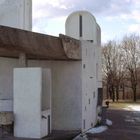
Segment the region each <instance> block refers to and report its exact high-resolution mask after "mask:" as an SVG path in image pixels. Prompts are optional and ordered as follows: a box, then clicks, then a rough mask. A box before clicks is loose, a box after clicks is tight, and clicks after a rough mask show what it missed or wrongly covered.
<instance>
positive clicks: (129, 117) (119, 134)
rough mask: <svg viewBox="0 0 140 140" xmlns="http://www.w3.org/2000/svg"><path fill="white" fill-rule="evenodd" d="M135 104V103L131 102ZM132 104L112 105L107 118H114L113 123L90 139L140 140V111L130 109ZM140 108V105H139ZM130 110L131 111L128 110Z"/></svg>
mask: <svg viewBox="0 0 140 140" xmlns="http://www.w3.org/2000/svg"><path fill="white" fill-rule="evenodd" d="M131 105H132V106H133V104H131ZM131 105H128V107H127V105H126V106H125V108H124V109H126V110H123V109H122V108H120V107H117V105H115V107H114V106H113V107H111V109H109V110H108V111H107V118H109V119H110V120H112V122H113V125H112V126H110V127H109V129H108V130H107V131H105V132H103V133H100V134H94V135H92V136H91V137H90V138H89V139H90V140H140V111H134V110H133V109H130V106H131ZM139 109H140V105H139ZM128 110H129V111H128Z"/></svg>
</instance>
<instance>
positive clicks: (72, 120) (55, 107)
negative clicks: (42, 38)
mask: <svg viewBox="0 0 140 140" xmlns="http://www.w3.org/2000/svg"><path fill="white" fill-rule="evenodd" d="M28 65H29V66H32V67H33V66H34V67H36V66H38V65H39V66H42V67H44V68H45V67H49V68H51V71H52V129H53V130H81V127H82V124H81V121H82V94H81V93H82V77H81V74H82V69H81V67H82V63H81V61H69V62H68V61H30V62H29V63H28Z"/></svg>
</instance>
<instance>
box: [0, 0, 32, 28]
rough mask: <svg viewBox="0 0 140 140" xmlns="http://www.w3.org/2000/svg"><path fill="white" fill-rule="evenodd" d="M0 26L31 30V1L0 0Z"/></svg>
mask: <svg viewBox="0 0 140 140" xmlns="http://www.w3.org/2000/svg"><path fill="white" fill-rule="evenodd" d="M0 19H1V20H0V25H4V26H10V27H15V28H20V29H25V30H31V29H32V0H2V1H1V2H0Z"/></svg>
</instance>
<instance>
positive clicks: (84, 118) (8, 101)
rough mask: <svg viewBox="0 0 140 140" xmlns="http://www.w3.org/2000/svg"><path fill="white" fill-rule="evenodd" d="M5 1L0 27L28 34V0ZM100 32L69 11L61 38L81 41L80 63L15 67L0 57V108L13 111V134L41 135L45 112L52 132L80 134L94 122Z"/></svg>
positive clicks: (32, 62) (42, 62) (37, 62)
mask: <svg viewBox="0 0 140 140" xmlns="http://www.w3.org/2000/svg"><path fill="white" fill-rule="evenodd" d="M11 1H12V0H11ZM11 1H10V0H5V1H3V2H1V3H0V6H1V7H3V8H2V9H1V11H0V18H1V19H2V20H1V21H0V24H1V25H7V26H11V27H16V28H21V29H27V30H30V29H31V26H30V25H31V22H30V20H31V16H30V10H31V9H30V6H31V0H20V2H19V1H18V0H15V1H14V2H13V3H11ZM16 1H18V2H19V3H16ZM28 2H29V3H28ZM9 3H11V6H9V7H11V9H10V8H9V7H8V4H9ZM6 7H7V8H8V9H9V10H11V16H10V17H12V18H14V19H15V20H12V21H11V18H10V17H9V15H8V14H6V10H4V9H5V8H6ZM20 8H21V9H20ZM26 8H27V11H26V10H25V9H26ZM28 8H29V9H28ZM2 10H3V11H2ZM16 10H17V11H18V12H17V11H16ZM26 12H27V14H25V13H26ZM17 13H19V15H20V16H19V15H18V14H17ZM5 15H6V16H5ZM100 32H101V31H100V27H99V25H98V24H97V23H96V20H95V18H94V17H93V16H92V15H91V14H90V13H88V12H85V11H80V12H75V13H73V14H71V15H70V16H69V17H68V18H67V21H66V35H68V36H70V37H73V38H76V39H80V40H81V48H82V60H80V61H47V60H27V63H28V64H27V65H28V67H29V68H19V67H20V64H19V60H18V59H13V58H2V57H0V66H1V67H0V105H1V104H2V110H4V111H6V110H9V111H14V113H15V127H14V129H15V130H14V134H15V136H17V137H28V138H41V137H43V136H45V135H46V134H48V130H47V128H45V127H46V126H48V124H47V122H43V121H44V120H42V118H41V116H42V115H45V116H47V115H48V114H51V115H52V117H51V120H52V125H51V126H50V129H52V130H80V131H86V130H88V129H89V128H91V127H92V126H94V125H95V124H96V118H97V111H96V110H97V97H98V88H101V87H102V84H101V78H102V77H101V56H100V55H101V46H100V45H101V44H100V43H101V39H100V38H101V37H100V36H101V34H100ZM31 67H32V68H31ZM33 67H40V68H33ZM14 68H18V69H15V71H14V77H13V70H14ZM44 68H45V69H46V68H48V69H50V71H51V74H49V72H47V75H46V76H43V75H44V74H43V73H44V72H43V69H44ZM48 77H49V78H48ZM46 79H49V81H51V82H49V81H47V80H46ZM42 81H44V82H42ZM50 83H52V86H51V84H50ZM13 85H14V88H13ZM46 85H47V86H46ZM51 87H52V88H51ZM47 90H49V92H51V91H52V96H51V94H46V92H44V91H47ZM47 92H48V91H47ZM42 97H43V98H42ZM12 101H14V102H12ZM3 102H4V103H3ZM28 106H29V107H28ZM46 110H47V112H46ZM48 110H49V111H48ZM34 122H35V123H34ZM45 123H46V125H44V124H45ZM27 124H28V125H27ZM41 126H42V127H41ZM42 130H46V131H47V133H46V131H42Z"/></svg>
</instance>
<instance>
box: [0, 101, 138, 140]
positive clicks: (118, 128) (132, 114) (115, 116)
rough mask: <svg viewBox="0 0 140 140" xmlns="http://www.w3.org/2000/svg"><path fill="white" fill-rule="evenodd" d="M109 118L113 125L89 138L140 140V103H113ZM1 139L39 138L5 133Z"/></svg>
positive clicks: (61, 136)
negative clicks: (17, 136) (15, 136)
mask: <svg viewBox="0 0 140 140" xmlns="http://www.w3.org/2000/svg"><path fill="white" fill-rule="evenodd" d="M107 118H108V119H110V120H112V122H113V125H112V126H110V127H109V128H108V129H107V130H106V131H104V132H103V133H99V134H92V135H90V136H89V138H88V139H89V140H140V103H131V102H130V103H129V102H127V103H123V102H119V103H111V104H110V106H109V109H108V110H107ZM74 135H75V134H74V133H73V134H72V133H66V134H65V133H58V134H57V135H53V137H50V138H44V139H43V140H72V139H73V137H74ZM0 140H39V139H24V138H21V139H19V138H14V137H12V136H7V135H4V136H3V138H2V137H0Z"/></svg>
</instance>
